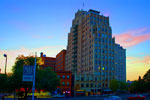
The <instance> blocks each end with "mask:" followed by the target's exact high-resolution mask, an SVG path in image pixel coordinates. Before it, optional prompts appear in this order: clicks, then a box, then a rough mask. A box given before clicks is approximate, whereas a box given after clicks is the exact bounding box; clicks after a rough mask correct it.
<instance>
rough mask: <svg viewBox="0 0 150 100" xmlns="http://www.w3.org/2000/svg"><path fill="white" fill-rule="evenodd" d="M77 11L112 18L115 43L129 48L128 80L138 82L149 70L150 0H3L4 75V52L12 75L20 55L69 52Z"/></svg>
mask: <svg viewBox="0 0 150 100" xmlns="http://www.w3.org/2000/svg"><path fill="white" fill-rule="evenodd" d="M83 3H84V6H83ZM78 9H84V10H86V11H88V10H89V9H94V10H97V11H100V14H101V15H102V14H103V15H104V16H109V22H110V26H111V28H112V34H113V37H115V38H116V43H119V44H120V45H121V46H123V47H124V48H126V64H127V80H137V79H138V76H143V75H144V73H146V71H147V70H148V69H150V19H149V18H150V0H0V68H1V69H2V71H1V72H2V73H4V66H5V58H4V57H3V54H4V53H6V54H7V56H8V66H7V72H11V69H12V66H13V65H14V62H15V58H16V57H17V56H18V55H21V54H23V55H26V56H27V55H34V53H35V52H37V53H38V56H39V54H40V52H44V53H45V54H46V55H47V56H49V57H55V56H56V54H57V53H58V52H60V51H61V50H62V49H66V46H67V35H68V33H69V31H70V27H71V25H72V20H73V18H74V16H75V13H76V12H77V11H78Z"/></svg>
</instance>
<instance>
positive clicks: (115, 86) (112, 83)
mask: <svg viewBox="0 0 150 100" xmlns="http://www.w3.org/2000/svg"><path fill="white" fill-rule="evenodd" d="M109 88H110V89H111V90H112V91H113V92H116V91H117V89H118V88H119V82H118V81H117V80H111V81H110V85H109Z"/></svg>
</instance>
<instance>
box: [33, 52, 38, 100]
mask: <svg viewBox="0 0 150 100" xmlns="http://www.w3.org/2000/svg"><path fill="white" fill-rule="evenodd" d="M36 55H37V54H36V53H35V61H34V70H33V86H32V100H34V91H35V73H36Z"/></svg>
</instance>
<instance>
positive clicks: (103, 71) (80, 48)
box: [65, 9, 126, 87]
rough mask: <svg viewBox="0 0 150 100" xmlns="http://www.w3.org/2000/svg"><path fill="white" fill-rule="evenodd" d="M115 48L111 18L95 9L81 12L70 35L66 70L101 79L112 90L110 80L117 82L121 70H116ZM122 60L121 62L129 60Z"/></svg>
mask: <svg viewBox="0 0 150 100" xmlns="http://www.w3.org/2000/svg"><path fill="white" fill-rule="evenodd" d="M115 48H116V44H115V38H112V30H111V27H110V25H109V17H106V16H103V15H101V14H100V12H98V11H95V10H91V9H90V10H89V11H83V10H78V11H77V13H76V14H75V18H74V19H73V21H72V27H71V29H70V33H69V34H68V45H67V52H66V65H65V69H66V70H69V71H72V72H73V73H76V74H93V75H95V76H100V80H101V83H102V84H103V86H105V87H108V85H109V82H110V80H112V79H116V73H117V72H116V67H118V66H119V65H118V66H115ZM117 50H118V49H117ZM119 50H120V49H119ZM122 51H124V49H122ZM124 53H125V52H124ZM118 57H119V56H118ZM122 57H124V58H122V59H121V60H125V59H126V58H125V56H122ZM124 62H125V61H124ZM124 68H126V66H125V65H124ZM125 79H126V78H125Z"/></svg>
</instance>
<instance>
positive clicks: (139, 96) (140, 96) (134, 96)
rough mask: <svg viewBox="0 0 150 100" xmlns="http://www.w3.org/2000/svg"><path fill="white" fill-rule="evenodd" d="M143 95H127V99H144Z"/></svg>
mask: <svg viewBox="0 0 150 100" xmlns="http://www.w3.org/2000/svg"><path fill="white" fill-rule="evenodd" d="M145 98H146V97H145V96H142V95H137V94H136V95H133V96H131V97H128V100H145Z"/></svg>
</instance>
